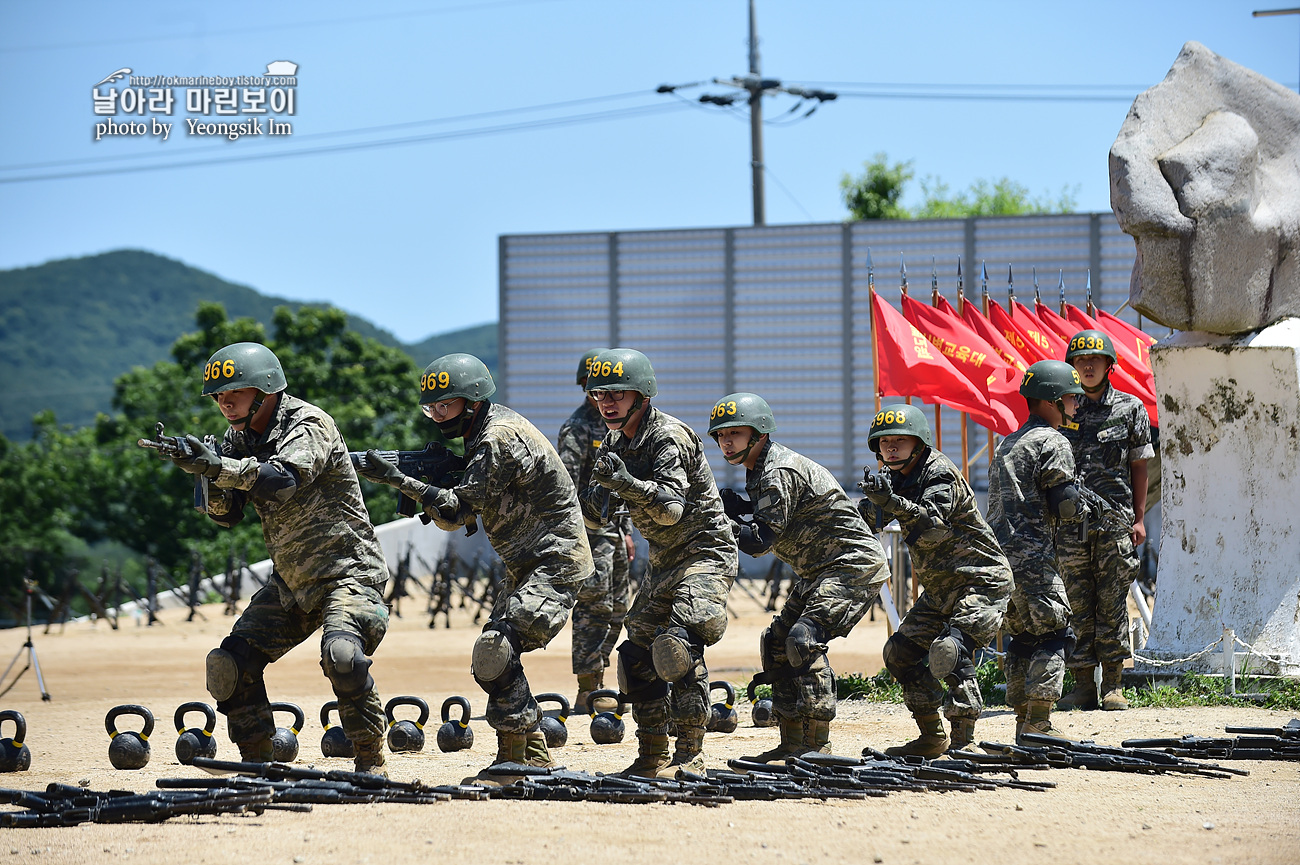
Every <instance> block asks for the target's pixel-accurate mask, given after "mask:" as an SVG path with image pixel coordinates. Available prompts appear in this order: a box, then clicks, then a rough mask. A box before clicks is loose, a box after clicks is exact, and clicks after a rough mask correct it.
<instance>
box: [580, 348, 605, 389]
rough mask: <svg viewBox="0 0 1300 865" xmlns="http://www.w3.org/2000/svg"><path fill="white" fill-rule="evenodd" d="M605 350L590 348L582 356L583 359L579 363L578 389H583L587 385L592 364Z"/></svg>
mask: <svg viewBox="0 0 1300 865" xmlns="http://www.w3.org/2000/svg"><path fill="white" fill-rule="evenodd" d="M604 350H605V349H603V348H589V349H587V351H586V353H584V354H583V355H582V358H581V359H580V360H579V361H578V387H582V386H583V385H585V384H586V383H587V376H588V375H590V374H591V362H592V361H593V360H595V359H596V355H598V354H600V353H601V352H602V351H604Z"/></svg>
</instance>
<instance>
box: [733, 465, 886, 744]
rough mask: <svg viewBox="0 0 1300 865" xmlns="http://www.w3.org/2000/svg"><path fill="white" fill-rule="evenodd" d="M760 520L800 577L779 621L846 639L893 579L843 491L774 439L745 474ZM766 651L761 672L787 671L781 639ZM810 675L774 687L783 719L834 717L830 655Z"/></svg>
mask: <svg viewBox="0 0 1300 865" xmlns="http://www.w3.org/2000/svg"><path fill="white" fill-rule="evenodd" d="M745 489H746V491H747V492H748V493H749V498H750V501H751V502H753V503H754V522H755V523H760V522H761V523H763V524H764V525H766V526H767V527H768V528H769V529H771V530H772V532H773V533H774V534H775V535H776V539H775V540H774V541H773V543H772V553H773V554H774V555H775V556H776V557H777V558H778V559H780V560H781V561H783V562H785V563H786V564H787V565H789V566H790V567H791V568H792V569H793V570H794V572H795V581H794V582H793V583H792V584H791V586H790V592H789V595H788V596H787V597H786V601H785V604H784V605H783V606H782V607H781V613H780V615H779V616H778V618H779V619H780V621H781V624H782V625H784V626H785V630H786V631H787V632H788V631H789V629H790V628H791V627H793V626H794V624H795V623H796V622H797V621H799V619H801V618H803V619H807V620H808V621H811V622H813V623H814V624H816V625H817V626H818V627H820V628H821V629H822V630H823V631H825V632H826V635H827V636H828V637H847V636H848V635H849V632H850V631H852V630H853V628H854V626H855V625H857V623H858V622H860V621H861V620H862V617H863V616H864V615H865V614H866V612H867V609H868V607H870V605H871V603H872V602H873V601H874V600H875V599H876V596H877V595H878V594H879V593H880V586H881V584H882V583H884V582H885V580H886V579H888V578H889V566H888V565H887V564H886V563H885V551H884V550H883V549H881V546H880V541H878V540H876V537H875V535H873V534H871V532H870V530H868V528H867V526H866V524H865V523H864V522H863V521H862V517H861V515H860V514H859V513H858V512H857V511H856V510H855V509H854V508H853V505H852V504H851V503H850V502H849V497H848V496H847V495H845V494H844V489H843V488H842V487H841V486H840V485H839V482H838V481H836V480H835V478H834V477H832V476H831V473H830V472H828V471H827V470H826V469H825V468H823V467H822V466H820V465H818V464H817V463H815V462H813V461H812V460H810V459H808V458H807V457H805V456H803V455H801V454H798V453H795V452H794V451H792V450H790V449H789V448H787V447H785V446H784V445H781V444H778V443H776V442H774V441H771V440H769V441H768V442H767V443H766V444H765V445H764V446H763V450H762V452H761V453H760V454H759V457H758V461H757V462H756V463H755V464H754V468H752V469H750V470H748V471H746V473H745ZM777 643H778V645H773V646H771V647H770V648H769V647H767V646H765V647H764V650H763V669H764V670H765V671H769V667H771V668H773V669H777V668H780V667H783V666H789V661H788V660H787V658H786V649H785V644H784V642H783V641H777ZM808 666H809V669H808V672H806V673H804V674H803V675H800V676H797V677H795V678H792V679H789V678H778V679H776V680H775V681H774V682H773V683H772V708H773V711H774V712H775V713H776V714H777V715H778V716H779V717H782V718H787V719H790V720H793V719H795V718H811V719H814V720H819V721H830V720H832V719H833V718H834V717H835V671H834V670H832V669H831V666H830V663H829V662H828V660H827V658H826V655H825V653H822V654H820V655H819V656H818V657H817V658H815V659H814V660H813V661H812V663H811V664H810V665H808Z"/></svg>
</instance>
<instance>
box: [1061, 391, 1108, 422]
mask: <svg viewBox="0 0 1300 865" xmlns="http://www.w3.org/2000/svg"><path fill="white" fill-rule="evenodd" d="M1098 389H1099V390H1100V388H1098ZM1084 390H1087V388H1084ZM1056 410H1057V411H1059V412H1060V413H1061V423H1074V415H1072V414H1070V413H1069V412H1067V411H1066V410H1065V400H1063V399H1060V398H1059V397H1058V398H1057V400H1056ZM1076 410H1077V409H1076Z"/></svg>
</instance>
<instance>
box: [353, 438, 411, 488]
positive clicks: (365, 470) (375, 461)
mask: <svg viewBox="0 0 1300 865" xmlns="http://www.w3.org/2000/svg"><path fill="white" fill-rule="evenodd" d="M359 473H360V475H361V476H362V477H363V478H365V479H366V480H368V481H374V482H375V483H377V484H388V486H390V487H400V486H401V485H402V481H403V480H404V479H405V478H406V475H404V474H402V473H401V471H399V470H398V468H397V466H395V465H393V464H392V463H390V462H389V461H388V460H386V459H384V458H383V457H381V456H380V455H379V451H377V450H375V449H374V448H371V449H370V450H368V451H366V458H365V460H363V461H362V463H361V468H360V469H359Z"/></svg>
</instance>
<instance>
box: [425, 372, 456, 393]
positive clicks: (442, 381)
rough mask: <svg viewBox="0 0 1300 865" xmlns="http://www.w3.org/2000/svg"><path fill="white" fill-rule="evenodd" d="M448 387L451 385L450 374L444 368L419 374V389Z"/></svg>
mask: <svg viewBox="0 0 1300 865" xmlns="http://www.w3.org/2000/svg"><path fill="white" fill-rule="evenodd" d="M448 387H451V374H450V373H449V372H447V371H446V370H445V369H444V370H443V371H442V372H431V373H429V374H428V375H422V376H420V390H433V389H434V388H448Z"/></svg>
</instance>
